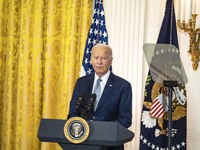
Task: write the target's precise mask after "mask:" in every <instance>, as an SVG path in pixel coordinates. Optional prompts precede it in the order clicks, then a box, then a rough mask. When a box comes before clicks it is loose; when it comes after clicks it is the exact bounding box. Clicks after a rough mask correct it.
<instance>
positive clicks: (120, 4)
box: [104, 0, 200, 150]
mask: <svg viewBox="0 0 200 150" xmlns="http://www.w3.org/2000/svg"><path fill="white" fill-rule="evenodd" d="M165 4H166V1H165V0H104V9H105V15H106V24H107V30H108V35H109V44H110V45H111V47H112V48H113V53H114V61H113V72H114V73H116V74H118V75H119V76H122V77H124V78H125V79H127V80H128V81H130V82H131V83H132V86H133V125H132V126H131V128H130V129H131V130H132V131H134V133H135V138H134V140H133V141H132V142H130V143H128V144H127V145H126V149H127V150H133V149H134V150H137V149H139V134H140V133H139V132H140V115H141V107H142V104H143V92H144V83H145V80H146V74H147V70H148V67H147V63H146V60H145V58H144V54H143V49H142V46H143V44H144V43H156V41H157V38H158V34H159V31H160V26H161V23H162V20H163V16H164V11H165ZM198 4H199V2H198ZM175 6H176V1H175ZM187 6H189V5H187ZM197 6H199V5H197ZM187 11H188V10H186V13H187ZM197 12H199V14H200V8H197ZM186 17H188V15H186ZM198 19H199V20H198V27H200V24H199V23H200V17H199V18H198ZM178 38H179V48H180V54H181V58H182V62H183V65H184V67H185V71H186V74H187V77H188V83H187V84H186V90H187V99H188V101H187V149H189V150H197V149H199V148H198V143H200V126H199V124H200V117H199V116H198V114H199V112H198V109H199V106H200V100H199V97H200V92H199V91H200V90H199V89H200V88H199V86H200V66H199V68H198V70H197V71H194V70H193V69H192V63H191V57H190V55H189V54H188V53H187V51H188V46H189V36H188V34H187V33H184V32H183V31H180V30H178ZM199 65H200V64H199Z"/></svg>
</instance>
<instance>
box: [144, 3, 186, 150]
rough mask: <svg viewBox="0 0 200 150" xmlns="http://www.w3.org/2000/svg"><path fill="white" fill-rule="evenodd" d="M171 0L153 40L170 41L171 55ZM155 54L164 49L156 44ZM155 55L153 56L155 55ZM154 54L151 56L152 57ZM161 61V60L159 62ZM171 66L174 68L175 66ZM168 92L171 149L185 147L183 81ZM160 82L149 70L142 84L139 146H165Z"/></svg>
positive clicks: (157, 149) (161, 149) (156, 149)
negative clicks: (142, 97) (171, 94)
mask: <svg viewBox="0 0 200 150" xmlns="http://www.w3.org/2000/svg"><path fill="white" fill-rule="evenodd" d="M174 13H175V11H174V1H173V0H167V2H166V10H165V16H164V19H163V22H162V26H161V29H160V33H159V37H158V40H157V44H172V45H174V46H175V47H176V48H177V49H174V48H173V49H168V51H171V53H170V54H172V55H170V56H172V58H174V59H175V58H177V57H173V56H176V55H177V54H178V55H179V49H178V47H179V46H178V38H177V28H176V19H175V14H174ZM156 48H157V49H156V53H155V55H158V57H160V58H164V57H163V56H164V54H165V52H166V51H167V50H165V49H162V48H161V49H159V47H156ZM158 57H157V58H158ZM155 58H156V57H153V58H152V61H154V59H155ZM165 59H166V58H165ZM163 63H164V62H163ZM172 70H176V71H177V68H175V69H173V67H172ZM172 91H173V92H172V93H173V96H172V150H177V149H178V150H186V111H187V103H186V100H187V99H186V91H185V86H184V84H179V86H178V87H173V90H172ZM165 92H166V91H165V88H164V86H163V84H161V83H157V82H155V80H153V78H152V74H151V71H149V73H148V77H147V79H146V85H145V93H144V103H143V108H142V114H141V132H140V150H168V100H169V97H167V95H166V93H165Z"/></svg>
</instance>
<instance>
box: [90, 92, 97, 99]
mask: <svg viewBox="0 0 200 150" xmlns="http://www.w3.org/2000/svg"><path fill="white" fill-rule="evenodd" d="M96 97H97V95H96V94H94V93H93V94H91V95H90V99H91V100H94V101H95V100H96Z"/></svg>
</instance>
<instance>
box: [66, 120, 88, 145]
mask: <svg viewBox="0 0 200 150" xmlns="http://www.w3.org/2000/svg"><path fill="white" fill-rule="evenodd" d="M89 132H90V128H89V125H88V123H87V121H85V120H84V119H83V118H80V117H73V118H70V119H69V120H67V122H66V123H65V126H64V134H65V136H66V138H67V139H68V140H69V141H70V142H71V143H74V144H79V143H82V142H84V141H85V140H86V139H87V138H88V136H89Z"/></svg>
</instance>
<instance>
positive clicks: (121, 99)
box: [68, 72, 132, 128]
mask: <svg viewBox="0 0 200 150" xmlns="http://www.w3.org/2000/svg"><path fill="white" fill-rule="evenodd" d="M93 82H94V74H92V75H87V76H84V77H81V78H79V79H78V80H77V82H76V85H75V88H74V93H73V95H72V100H71V102H70V110H69V115H68V118H71V117H74V116H80V114H79V113H78V111H77V110H76V108H75V107H76V102H77V100H78V97H79V96H80V95H81V94H82V93H84V94H85V98H84V100H83V106H85V105H86V104H87V102H88V100H89V97H90V95H91V94H92V87H93ZM86 120H94V121H118V122H119V123H120V124H122V125H123V126H124V127H126V128H128V127H130V126H131V124H132V89H131V84H130V83H129V82H128V81H126V80H124V79H122V78H121V77H118V76H116V75H114V74H113V73H112V72H111V73H110V76H109V78H108V81H107V83H106V86H105V88H104V91H103V93H102V95H101V98H100V101H99V104H98V106H97V109H96V111H95V112H94V111H91V112H90V113H89V114H88V116H87V117H86Z"/></svg>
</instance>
